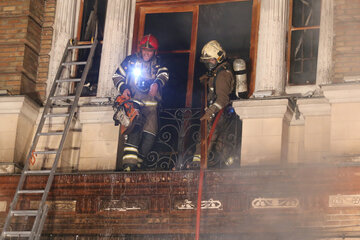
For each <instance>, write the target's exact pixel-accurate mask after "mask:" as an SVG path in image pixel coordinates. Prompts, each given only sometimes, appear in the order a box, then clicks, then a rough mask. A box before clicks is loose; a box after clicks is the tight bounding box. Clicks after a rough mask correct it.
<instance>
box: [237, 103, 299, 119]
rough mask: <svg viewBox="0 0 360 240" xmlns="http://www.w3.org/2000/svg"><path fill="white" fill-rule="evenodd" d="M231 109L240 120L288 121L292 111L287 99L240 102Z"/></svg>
mask: <svg viewBox="0 0 360 240" xmlns="http://www.w3.org/2000/svg"><path fill="white" fill-rule="evenodd" d="M233 107H234V109H235V111H236V113H237V114H238V115H239V116H240V118H241V119H251V118H284V119H286V120H288V121H290V119H291V117H292V114H293V111H292V110H291V108H290V105H289V100H288V99H267V100H240V101H234V102H233Z"/></svg>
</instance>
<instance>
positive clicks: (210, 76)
mask: <svg viewBox="0 0 360 240" xmlns="http://www.w3.org/2000/svg"><path fill="white" fill-rule="evenodd" d="M200 82H201V83H203V84H207V90H208V95H207V106H206V110H205V112H206V113H205V114H209V115H211V116H212V118H211V120H210V121H209V124H208V130H210V129H211V127H212V126H213V123H214V119H215V118H216V116H217V114H218V113H219V111H220V110H221V109H223V108H226V107H227V106H229V104H230V96H231V94H232V93H233V90H234V85H235V78H234V74H233V71H232V68H231V66H230V64H229V63H228V62H227V61H225V62H223V63H221V64H219V65H218V66H217V67H216V68H215V69H214V70H212V71H211V72H208V73H207V74H205V75H203V76H202V77H200ZM225 115H226V114H223V113H222V115H221V116H219V117H220V118H219V120H218V122H217V126H216V128H215V131H214V133H213V135H212V138H211V139H210V144H209V147H208V150H209V151H211V149H212V148H213V145H214V143H215V141H216V139H217V137H218V135H219V127H220V126H221V125H223V124H224V123H225V122H226V119H225V117H224V116H225ZM193 161H200V143H198V144H197V146H196V151H195V154H194V157H193Z"/></svg>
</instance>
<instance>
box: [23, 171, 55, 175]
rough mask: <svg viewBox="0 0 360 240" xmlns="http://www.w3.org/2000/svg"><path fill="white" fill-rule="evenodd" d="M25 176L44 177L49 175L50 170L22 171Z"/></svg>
mask: <svg viewBox="0 0 360 240" xmlns="http://www.w3.org/2000/svg"><path fill="white" fill-rule="evenodd" d="M24 173H25V174H28V175H41V174H43V175H45V174H50V173H51V170H27V171H24Z"/></svg>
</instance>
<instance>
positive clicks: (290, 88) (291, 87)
mask: <svg viewBox="0 0 360 240" xmlns="http://www.w3.org/2000/svg"><path fill="white" fill-rule="evenodd" d="M320 1H322V0H320ZM293 6H294V0H289V22H288V34H287V46H286V47H287V49H286V92H287V93H294V92H299V90H300V91H301V92H304V91H314V90H315V89H316V88H317V83H316V76H315V83H314V84H290V65H291V61H290V60H291V47H292V46H291V40H292V34H293V32H294V31H302V30H312V29H319V32H320V26H321V21H320V23H319V25H313V26H303V27H293V24H292V22H293ZM321 6H322V3H320V14H321V11H322V9H321ZM318 41H319V42H320V36H319V40H318ZM318 48H320V46H319V47H318ZM318 51H319V49H318ZM318 58H319V54H318V56H317V58H316V61H317V59H318ZM317 71H318V70H317V69H316V72H317Z"/></svg>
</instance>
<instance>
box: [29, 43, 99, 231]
mask: <svg viewBox="0 0 360 240" xmlns="http://www.w3.org/2000/svg"><path fill="white" fill-rule="evenodd" d="M97 42H98V41H97V40H94V43H93V46H92V47H91V50H90V53H89V56H88V59H87V64H86V65H85V69H84V72H83V74H82V76H81V81H80V83H79V86H78V87H77V88H76V94H75V99H74V102H73V104H72V106H71V109H70V113H69V116H68V119H67V122H66V126H65V128H64V134H63V136H62V138H61V141H60V145H59V148H58V152H57V153H56V156H55V160H54V163H53V166H52V169H51V172H50V175H49V178H48V181H47V183H46V187H45V191H44V194H43V196H42V198H41V202H40V206H39V208H40V209H43V207H44V205H45V202H46V199H47V196H48V194H49V191H50V187H51V185H52V182H53V179H54V174H55V170H56V168H57V164H58V161H59V159H60V155H61V152H62V149H63V147H64V143H65V140H66V136H67V133H68V132H69V128H70V124H71V121H72V118H73V116H74V113H75V109H76V108H77V105H78V101H79V98H80V95H81V92H82V89H83V86H84V83H85V80H86V76H87V74H88V72H89V70H90V67H91V65H92V58H93V56H94V53H95V48H96V45H97ZM38 217H39V215H38V216H37V217H36V218H38ZM35 221H36V219H35ZM43 222H45V220H44V221H43ZM38 227H41V228H42V226H37V225H35V223H34V225H33V228H32V232H36V229H37V228H38ZM39 234H41V233H39Z"/></svg>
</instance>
